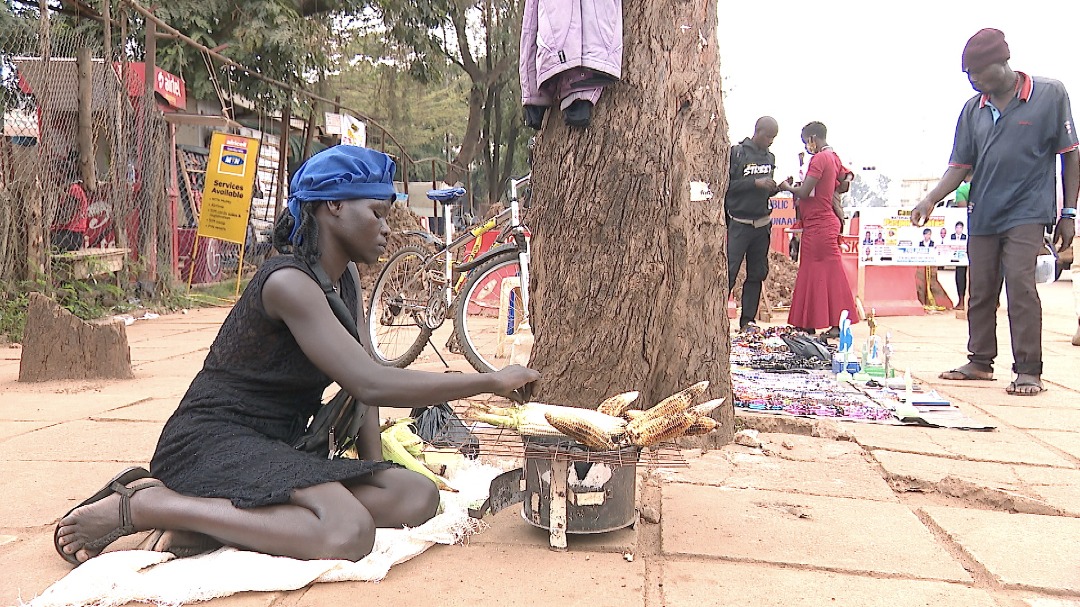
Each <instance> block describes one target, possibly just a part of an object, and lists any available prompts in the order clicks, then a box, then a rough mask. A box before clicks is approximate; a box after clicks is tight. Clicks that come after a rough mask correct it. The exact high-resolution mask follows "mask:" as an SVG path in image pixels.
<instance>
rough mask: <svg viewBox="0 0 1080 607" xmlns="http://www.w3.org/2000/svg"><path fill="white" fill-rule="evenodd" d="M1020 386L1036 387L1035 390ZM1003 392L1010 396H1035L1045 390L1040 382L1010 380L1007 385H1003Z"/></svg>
mask: <svg viewBox="0 0 1080 607" xmlns="http://www.w3.org/2000/svg"><path fill="white" fill-rule="evenodd" d="M1022 388H1036V389H1035V390H1022ZM1005 392H1006V393H1007V394H1011V395H1012V396H1036V395H1039V394H1042V393H1043V392H1046V388H1045V387H1043V385H1042V384H1041V383H1036V382H1033V381H1011V382H1009V385H1008V386H1006V387H1005Z"/></svg>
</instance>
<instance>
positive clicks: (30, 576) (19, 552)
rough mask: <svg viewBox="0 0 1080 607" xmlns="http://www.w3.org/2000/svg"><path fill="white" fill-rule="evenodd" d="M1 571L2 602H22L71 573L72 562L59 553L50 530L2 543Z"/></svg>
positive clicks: (0, 603) (0, 553)
mask: <svg viewBox="0 0 1080 607" xmlns="http://www.w3.org/2000/svg"><path fill="white" fill-rule="evenodd" d="M61 514H63V513H62V512H61ZM0 571H3V574H2V576H3V577H2V579H3V583H0V605H19V604H20V602H29V601H30V600H31V599H33V598H34V597H36V596H38V595H39V594H41V593H42V592H44V591H45V589H46V588H48V587H49V586H52V585H53V583H54V582H56V580H59V579H60V578H62V577H64V576H65V575H67V574H68V572H69V571H71V565H69V564H68V563H67V561H65V560H64V559H62V558H60V555H58V554H56V550H55V549H53V545H52V530H49V532H48V533H44V532H43V533H39V534H37V535H33V536H30V537H28V538H24V539H20V540H19V541H17V542H15V543H13V544H8V545H6V546H0Z"/></svg>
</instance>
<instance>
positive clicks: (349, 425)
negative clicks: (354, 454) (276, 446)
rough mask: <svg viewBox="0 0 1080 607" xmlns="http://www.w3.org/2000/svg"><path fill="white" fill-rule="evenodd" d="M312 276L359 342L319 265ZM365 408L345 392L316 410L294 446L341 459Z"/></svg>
mask: <svg viewBox="0 0 1080 607" xmlns="http://www.w3.org/2000/svg"><path fill="white" fill-rule="evenodd" d="M309 267H310V268H311V271H312V272H313V273H314V274H315V277H316V278H318V279H319V286H320V287H322V290H323V293H325V294H326V301H327V303H329V304H330V309H331V310H333V311H334V316H337V318H338V321H340V322H341V324H343V325H345V328H346V329H348V331H349V333H351V334H352V336H353V337H355V338H356V340H357V341H360V334H359V332H358V331H357V328H356V321H354V320H353V317H352V314H350V313H349V307H348V306H347V305H345V302H344V301H343V300H342V299H341V297H340V296H339V295H338V294H337V291H335V290H334V285H333V283H331V282H330V277H328V276H327V275H326V272H324V271H323V269H322V267H320V266H319V265H318V264H315V265H314V266H309ZM349 269H350V271H351V272H352V275H353V281H354V282H355V283H356V288H357V289H359V288H360V280H359V274H358V273H357V272H356V270H355V269H354V267H353V265H352V264H349ZM367 409H368V406H367V405H365V404H364V403H361V402H358V401H357V400H356V399H355V398H353V397H352V396H350V395H349V393H348V392H346V391H345V390H344V389H342V390H338V393H337V394H336V395H335V396H334V397H333V398H332V399H330V401H329V402H326V403H324V404H323V406H322V407H320V408H319V411H318V412H317V413H315V415H314V416H312V418H311V422H310V423H308V427H307V430H306V431H305V432H304V433H303V434H302V435H301V436H300V438H298V439H297V440H296V441H295V442H293V447H295V448H297V449H299V450H301V451H309V452H311V453H315V454H317V455H320V456H325V457H326V458H327V459H334V458H336V457H341V455H342V454H343V453H345V451H346V450H348V449H349V447H351V446H353V445H354V444H355V443H356V437H357V435H358V434H359V433H360V426H361V425H363V423H364V414H365V413H366V412H367Z"/></svg>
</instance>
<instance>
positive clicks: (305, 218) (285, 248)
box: [274, 201, 323, 265]
mask: <svg viewBox="0 0 1080 607" xmlns="http://www.w3.org/2000/svg"><path fill="white" fill-rule="evenodd" d="M321 204H323V203H322V201H316V202H306V203H304V204H301V205H300V228H299V229H298V230H297V231H296V235H297V236H298V237H299V238H300V244H299V245H293V243H292V242H291V241H290V240H289V235H290V234H292V231H293V226H294V225H296V220H295V219H293V216H292V214H290V213H289V209H285V210H284V211H282V213H281V215H279V216H278V219H277V223H275V224H274V248H275V249H277V250H278V252H280V253H282V254H289V253H292V254H293V256H295V257H296V258H297V259H300V260H303V261H306V262H307V263H308V264H309V265H311V264H315V263H318V262H319V224H318V222H316V221H315V211H316V210H317V209H318V208H319V205H321Z"/></svg>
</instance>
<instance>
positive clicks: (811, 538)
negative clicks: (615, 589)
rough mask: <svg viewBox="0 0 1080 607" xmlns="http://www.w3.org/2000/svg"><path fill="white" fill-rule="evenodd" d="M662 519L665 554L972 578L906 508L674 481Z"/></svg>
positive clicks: (666, 492)
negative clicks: (676, 482)
mask: <svg viewBox="0 0 1080 607" xmlns="http://www.w3.org/2000/svg"><path fill="white" fill-rule="evenodd" d="M662 515H663V528H662V530H661V536H662V544H663V552H664V553H665V554H679V555H705V556H714V557H720V558H729V559H746V560H754V561H759V562H769V563H784V564H791V565H803V566H811V567H818V568H829V569H833V570H845V571H866V572H874V573H881V574H889V575H904V576H911V577H919V578H925V579H936V580H947V581H962V582H967V581H970V577H969V576H968V574H967V572H966V571H964V568H963V567H961V566H960V564H959V563H957V562H956V561H954V560H953V559H952V558H951V557H950V556H949V554H948V553H947V552H946V551H945V550H944V548H943V547H942V546H940V545H939V544H938V543H937V542H936V541H935V540H934V538H933V536H932V535H931V534H930V532H929V530H927V529H926V527H924V526H923V524H922V523H921V522H920V521H919V519H918V518H916V516H915V515H914V514H913V513H912V512H911V511H910V510H909V509H908V508H907V507H906V506H903V505H900V504H891V503H885V502H875V501H869V500H852V499H844V498H835V497H820V496H810V495H796V494H792V493H781V492H777V491H755V490H732V489H721V488H714V487H700V486H696V485H683V484H673V485H667V486H664V488H663V509H662Z"/></svg>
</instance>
